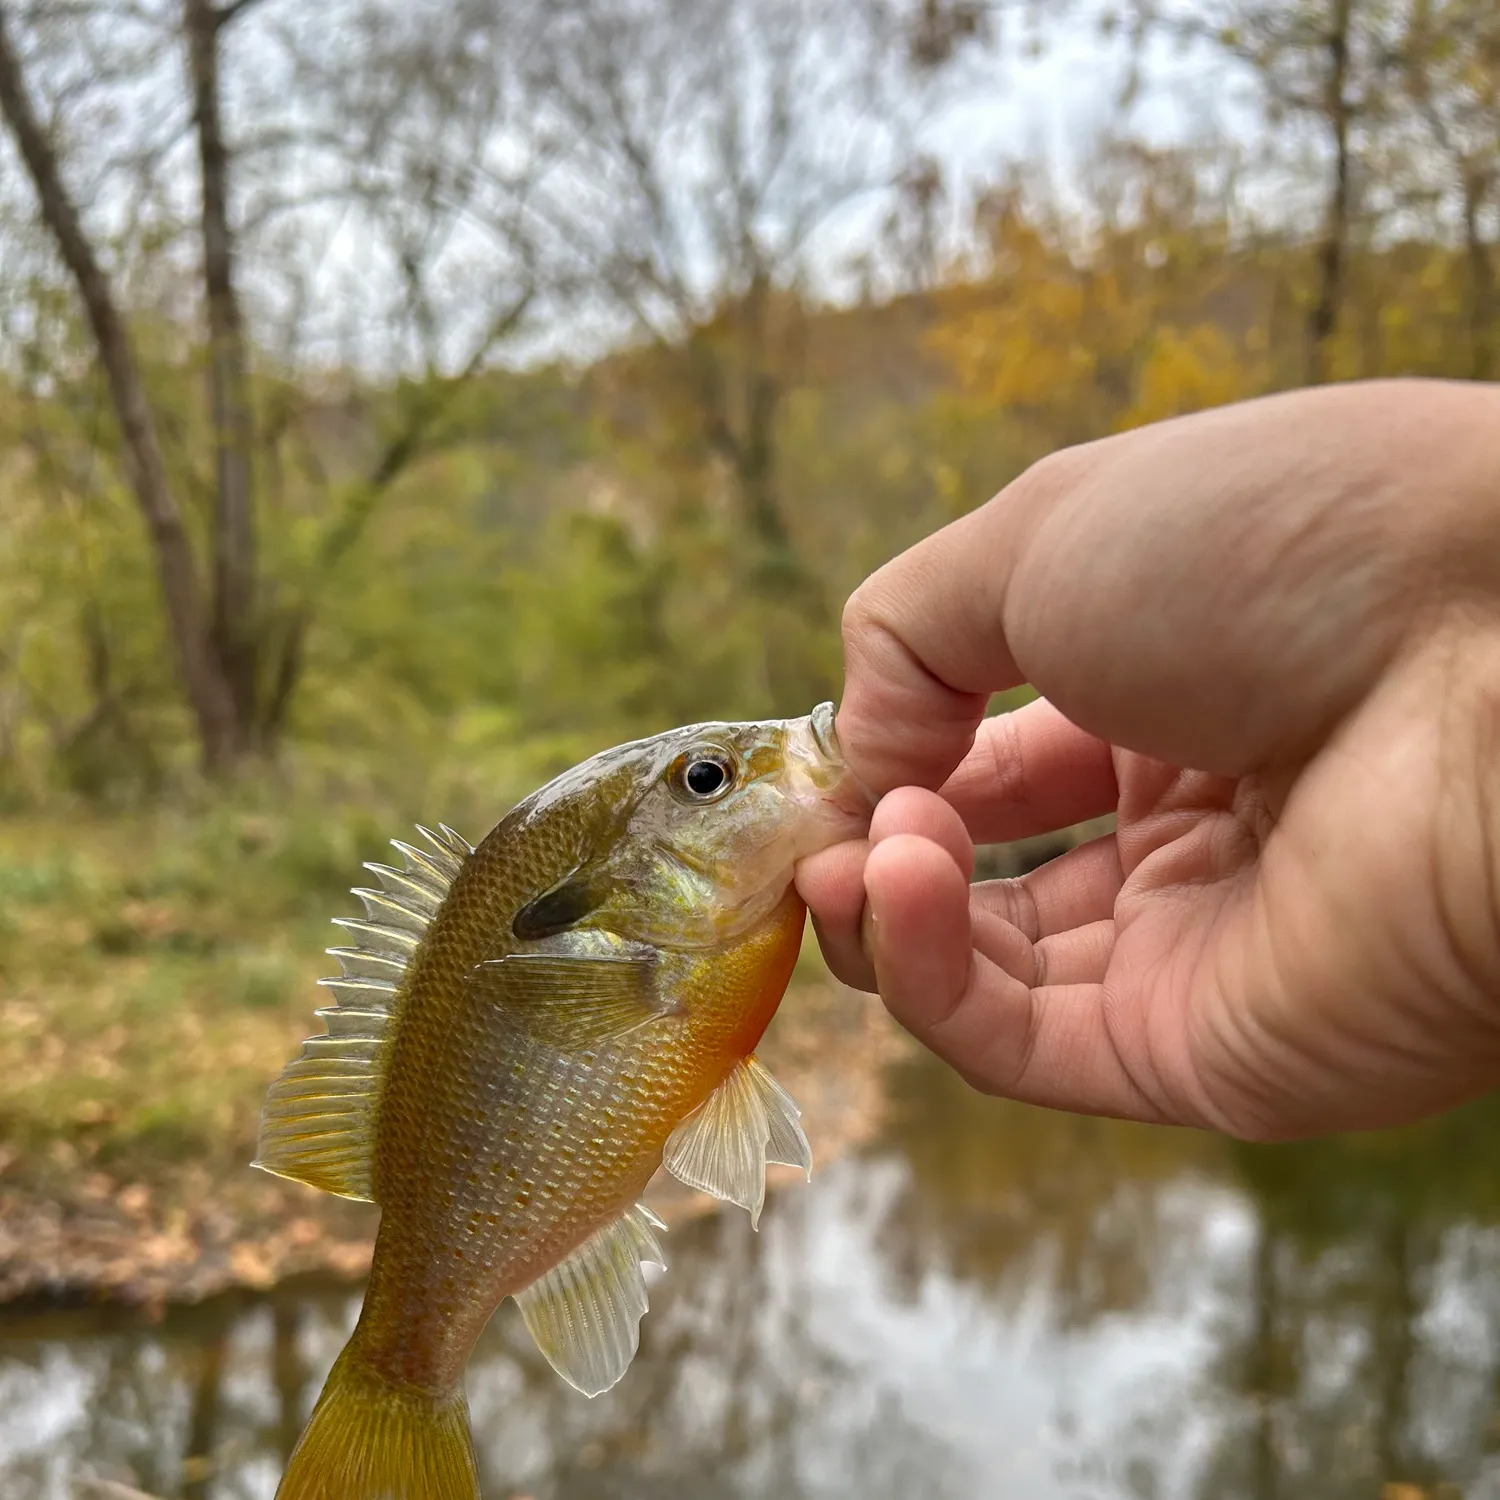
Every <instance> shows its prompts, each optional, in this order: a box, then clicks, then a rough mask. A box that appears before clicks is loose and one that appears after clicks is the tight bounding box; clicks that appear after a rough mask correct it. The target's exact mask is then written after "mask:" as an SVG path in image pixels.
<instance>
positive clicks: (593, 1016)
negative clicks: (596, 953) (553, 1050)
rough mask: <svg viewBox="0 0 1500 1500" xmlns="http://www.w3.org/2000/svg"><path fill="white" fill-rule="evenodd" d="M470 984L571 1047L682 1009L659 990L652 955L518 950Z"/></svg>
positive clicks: (542, 1034)
mask: <svg viewBox="0 0 1500 1500" xmlns="http://www.w3.org/2000/svg"><path fill="white" fill-rule="evenodd" d="M469 987H470V989H471V990H472V991H473V992H474V993H475V994H476V995H479V996H480V997H482V998H483V999H485V1000H487V1001H489V1002H490V1003H491V1004H493V1005H498V1006H501V1007H503V1008H504V1010H505V1011H506V1013H507V1014H508V1015H509V1016H510V1017H511V1018H512V1019H514V1020H515V1021H516V1022H517V1023H518V1024H519V1025H522V1026H525V1027H526V1029H527V1030H528V1031H529V1032H530V1033H531V1034H532V1035H533V1036H534V1037H536V1038H537V1039H538V1040H539V1041H545V1042H549V1043H550V1044H551V1045H553V1046H555V1047H560V1048H563V1049H564V1050H567V1049H571V1048H577V1047H589V1046H598V1045H599V1044H601V1043H603V1042H608V1041H611V1040H612V1039H614V1038H615V1037H619V1036H624V1035H625V1034H626V1033H627V1032H630V1031H634V1030H635V1028H636V1027H637V1026H643V1025H645V1024H646V1022H648V1021H655V1020H659V1019H660V1018H661V1017H662V1016H668V1015H673V1014H675V1013H676V1008H675V1007H674V1006H671V1005H669V1004H664V1003H663V1001H662V1000H661V998H660V997H659V996H658V994H657V992H656V962H655V960H654V959H653V958H651V957H649V956H647V955H631V956H628V957H627V956H625V955H613V956H609V957H600V958H580V957H577V956H576V955H573V954H567V953H511V954H507V955H506V957H504V958H493V959H490V960H488V961H487V962H485V963H482V964H479V965H478V966H477V967H476V968H475V969H474V972H473V973H472V974H470V976H469Z"/></svg>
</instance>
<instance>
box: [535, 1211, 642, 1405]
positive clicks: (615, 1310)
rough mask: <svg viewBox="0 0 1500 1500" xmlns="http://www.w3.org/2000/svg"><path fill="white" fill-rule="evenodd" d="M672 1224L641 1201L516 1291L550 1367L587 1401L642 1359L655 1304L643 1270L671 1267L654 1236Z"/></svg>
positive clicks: (538, 1346) (607, 1387)
mask: <svg viewBox="0 0 1500 1500" xmlns="http://www.w3.org/2000/svg"><path fill="white" fill-rule="evenodd" d="M666 1227H667V1226H666V1225H665V1224H663V1223H662V1221H661V1220H660V1219H658V1218H657V1217H656V1215H655V1214H654V1213H652V1212H651V1210H650V1209H649V1208H647V1207H646V1205H645V1204H644V1203H637V1204H636V1205H635V1207H634V1208H631V1209H627V1210H626V1212H625V1213H624V1214H622V1215H621V1216H620V1218H618V1219H616V1220H615V1222H614V1223H613V1224H607V1225H606V1226H605V1227H604V1228H603V1229H600V1230H596V1231H595V1232H594V1234H592V1235H591V1236H590V1237H589V1238H588V1239H586V1240H585V1241H584V1242H583V1244H581V1245H580V1246H579V1247H578V1248H577V1249H576V1250H575V1251H573V1253H572V1254H571V1255H569V1256H568V1257H567V1259H566V1260H562V1261H559V1262H558V1264H557V1265H555V1266H554V1267H553V1268H552V1269H551V1270H550V1271H548V1272H547V1274H546V1275H545V1276H542V1277H540V1278H539V1279H538V1280H536V1281H534V1282H532V1284H531V1285H530V1286H529V1287H527V1288H526V1290H525V1291H523V1292H518V1293H517V1294H516V1305H517V1306H518V1307H519V1308H520V1309H521V1317H522V1319H523V1320H524V1321H525V1323H526V1327H527V1330H528V1332H530V1334H531V1336H532V1338H533V1339H535V1340H536V1346H537V1348H538V1349H540V1350H541V1351H542V1353H543V1354H544V1355H545V1356H546V1358H547V1363H548V1364H550V1365H551V1366H552V1368H553V1369H554V1370H556V1371H557V1373H558V1374H559V1375H561V1376H562V1378H563V1379H564V1380H566V1381H567V1382H568V1384H569V1385H571V1386H572V1387H573V1388H574V1389H575V1390H580V1391H582V1392H583V1394H584V1395H585V1396H597V1395H599V1394H600V1393H601V1392H603V1391H607V1390H608V1389H609V1388H610V1387H611V1386H612V1385H614V1384H615V1382H616V1381H618V1380H619V1379H620V1377H621V1376H622V1375H623V1374H624V1373H625V1372H626V1370H628V1369H629V1368H630V1362H631V1360H633V1359H634V1358H635V1351H636V1349H637V1347H638V1346H639V1343H640V1331H641V1319H642V1317H644V1316H645V1312H646V1307H647V1305H648V1299H647V1297H646V1278H645V1276H644V1275H643V1274H642V1272H641V1267H642V1266H643V1265H646V1264H651V1265H657V1266H661V1267H662V1268H663V1269H665V1268H666V1264H667V1263H666V1260H665V1259H664V1258H663V1256H662V1253H661V1245H660V1244H659V1243H658V1241H657V1238H656V1235H655V1233H654V1231H655V1230H658V1229H665V1228H666Z"/></svg>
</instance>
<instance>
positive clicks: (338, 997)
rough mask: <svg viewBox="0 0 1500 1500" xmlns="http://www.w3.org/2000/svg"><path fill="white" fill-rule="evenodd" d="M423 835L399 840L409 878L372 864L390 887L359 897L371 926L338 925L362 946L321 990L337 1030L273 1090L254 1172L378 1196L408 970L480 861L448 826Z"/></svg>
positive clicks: (314, 1042)
mask: <svg viewBox="0 0 1500 1500" xmlns="http://www.w3.org/2000/svg"><path fill="white" fill-rule="evenodd" d="M418 831H419V832H420V833H421V834H422V836H423V838H425V839H426V840H427V842H428V843H429V844H430V845H431V846H432V847H431V848H430V849H419V848H415V847H413V846H412V845H410V844H403V843H401V842H400V841H399V840H397V839H393V840H392V841H391V842H392V843H393V844H394V845H395V847H396V848H397V849H398V850H399V851H400V852H401V855H402V857H403V862H404V866H405V867H404V868H403V869H400V870H398V869H396V868H395V867H394V866H392V865H376V864H371V865H366V867H365V868H366V869H368V870H371V871H373V872H374V873H375V874H376V875H377V876H378V877H379V878H380V883H381V887H382V888H381V889H380V890H378V891H375V890H360V889H356V891H355V892H354V894H355V895H356V896H358V897H359V898H360V900H361V901H362V902H363V903H364V906H365V917H366V920H363V921H356V920H354V919H352V918H344V919H335V925H337V926H339V927H342V928H343V929H344V931H345V932H347V933H348V934H349V936H350V937H351V938H352V939H354V941H353V943H352V944H351V945H350V946H348V947H343V948H330V949H329V950H328V951H329V953H331V954H332V955H333V957H335V958H337V959H338V961H339V967H340V968H341V969H342V970H343V973H342V974H341V975H340V976H339V977H338V978H337V979H320V980H319V981H318V983H319V984H321V985H323V986H324V987H325V988H326V989H327V990H328V991H329V992H330V993H331V994H332V995H333V997H334V999H335V1001H336V1002H337V1003H336V1004H334V1005H330V1006H326V1007H324V1008H323V1009H322V1010H320V1011H319V1012H318V1015H319V1016H320V1017H322V1019H323V1023H324V1025H325V1026H326V1027H327V1028H328V1029H327V1031H326V1032H325V1034H324V1035H322V1036H314V1037H309V1038H308V1039H307V1041H305V1042H304V1043H303V1044H302V1055H301V1056H300V1057H297V1058H294V1059H293V1060H292V1061H291V1062H289V1063H288V1064H287V1065H286V1067H285V1068H284V1069H283V1070H282V1074H281V1077H280V1078H278V1079H277V1080H276V1082H275V1083H273V1084H272V1085H271V1089H270V1092H269V1093H268V1095H267V1096H266V1103H265V1107H264V1109H263V1110H262V1112H261V1119H260V1141H259V1145H258V1148H257V1151H256V1158H255V1161H254V1162H253V1163H251V1165H252V1166H257V1167H259V1168H261V1170H262V1171H266V1172H270V1173H272V1174H273V1175H274V1176H277V1177H290V1178H292V1179H293V1180H294V1181H296V1182H305V1183H307V1184H308V1186H310V1187H315V1188H321V1189H322V1190H323V1191H324V1192H326V1193H337V1194H338V1195H339V1196H340V1197H343V1198H361V1199H365V1200H370V1199H373V1198H374V1197H375V1184H374V1164H375V1136H376V1128H375V1127H376V1116H377V1113H378V1111H379V1105H380V1094H381V1090H382V1087H383V1085H384V1083H385V1072H386V1065H387V1062H388V1061H389V1058H390V1051H391V1043H392V1040H393V1038H394V1035H395V1023H396V1017H397V1014H398V1012H399V1011H400V1008H401V1005H402V1003H403V1001H404V999H405V992H404V990H403V987H402V986H403V981H404V979H405V975H406V968H407V965H408V963H409V962H410V960H411V958H412V955H413V954H414V953H415V952H416V951H417V947H418V945H419V944H420V943H421V940H422V936H423V934H424V933H425V931H426V929H427V924H428V923H429V922H430V921H431V920H432V919H433V917H434V916H436V915H437V912H438V909H439V908H440V907H441V906H442V904H443V901H444V900H445V899H446V897H447V895H448V888H449V886H450V885H451V884H452V883H453V879H454V877H455V876H456V875H457V874H458V872H459V871H460V870H461V869H463V867H464V862H465V861H466V860H467V859H468V857H469V855H470V854H472V853H473V852H474V851H473V850H472V849H471V848H470V847H469V844H468V843H467V841H466V840H465V839H464V838H463V837H462V836H461V835H460V834H457V833H455V832H454V831H453V830H452V829H451V828H449V827H447V825H446V824H440V825H439V831H438V832H437V833H432V832H430V831H429V830H427V829H425V828H422V829H419V830H418Z"/></svg>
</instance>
